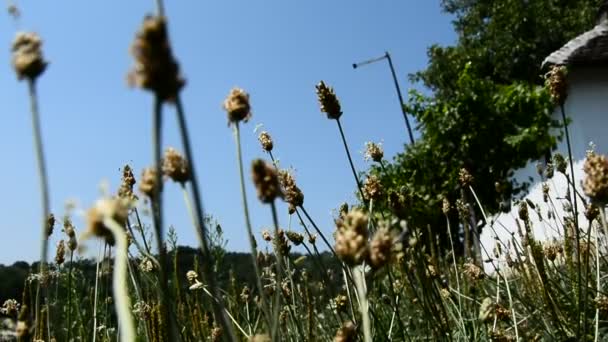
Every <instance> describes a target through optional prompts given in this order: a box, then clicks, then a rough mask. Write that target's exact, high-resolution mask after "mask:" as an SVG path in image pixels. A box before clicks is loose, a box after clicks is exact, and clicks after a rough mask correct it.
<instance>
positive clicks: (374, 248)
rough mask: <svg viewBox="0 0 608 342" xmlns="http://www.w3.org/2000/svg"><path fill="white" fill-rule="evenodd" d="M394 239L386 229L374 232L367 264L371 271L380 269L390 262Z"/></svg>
mask: <svg viewBox="0 0 608 342" xmlns="http://www.w3.org/2000/svg"><path fill="white" fill-rule="evenodd" d="M394 245H395V237H394V236H393V234H391V232H390V231H389V230H388V229H387V228H386V227H381V228H379V229H378V230H376V233H375V234H374V237H373V238H372V241H371V242H370V248H369V250H370V251H369V264H370V266H371V267H372V268H373V269H376V270H377V269H380V268H382V267H383V266H384V265H386V264H387V263H388V262H389V261H390V260H391V254H392V250H393V246H394Z"/></svg>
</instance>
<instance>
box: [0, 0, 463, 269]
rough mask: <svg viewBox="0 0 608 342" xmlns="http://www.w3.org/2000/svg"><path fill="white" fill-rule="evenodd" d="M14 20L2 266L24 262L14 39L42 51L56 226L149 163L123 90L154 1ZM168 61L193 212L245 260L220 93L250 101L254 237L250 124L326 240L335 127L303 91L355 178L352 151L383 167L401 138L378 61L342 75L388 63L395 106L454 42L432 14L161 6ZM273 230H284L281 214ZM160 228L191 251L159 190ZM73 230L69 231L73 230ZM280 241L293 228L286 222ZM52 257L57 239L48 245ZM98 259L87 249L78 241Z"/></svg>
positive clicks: (27, 140)
mask: <svg viewBox="0 0 608 342" xmlns="http://www.w3.org/2000/svg"><path fill="white" fill-rule="evenodd" d="M17 5H18V6H19V7H20V9H21V11H22V16H21V19H20V21H19V22H18V23H15V22H14V21H13V20H11V19H10V17H9V16H8V15H3V16H1V18H0V27H2V32H1V33H0V46H4V47H5V50H4V51H5V53H3V54H0V74H1V75H3V76H2V77H0V89H1V91H0V101H1V102H2V108H3V110H2V111H1V113H2V114H1V115H2V116H3V118H4V120H6V121H4V122H3V124H2V125H0V146H3V151H4V155H3V156H2V157H3V160H4V163H3V164H4V167H3V168H1V169H0V175H1V176H0V182H2V184H1V186H0V188H1V189H2V196H1V197H0V213H1V216H2V219H1V220H0V230H1V231H2V233H3V234H2V236H3V238H2V239H1V240H0V241H1V242H0V263H4V264H7V263H12V262H14V261H16V260H26V261H32V260H35V259H37V258H38V253H39V252H38V245H39V242H38V236H39V222H40V215H41V214H40V196H39V192H38V179H37V176H36V171H35V170H36V164H35V156H34V153H33V151H34V149H33V145H32V135H31V123H30V117H29V111H28V110H29V104H28V97H27V89H26V84H25V83H20V82H18V81H17V80H16V77H15V75H14V72H13V70H12V69H11V65H10V44H11V42H12V40H13V38H14V35H15V32H16V31H17V30H28V31H29V30H33V31H36V32H38V33H39V34H40V35H41V36H42V38H43V39H44V46H43V49H44V53H45V56H46V58H47V59H48V60H49V61H50V65H49V68H48V70H47V72H46V73H45V74H44V75H43V76H42V77H41V79H40V81H39V95H40V109H41V117H42V130H43V137H44V143H45V150H46V156H47V164H48V173H49V178H50V184H51V189H50V190H51V201H52V209H53V212H54V213H55V214H56V216H58V217H60V216H62V215H63V212H64V204H65V202H66V200H69V199H75V200H76V201H77V203H78V206H79V209H81V211H83V210H86V209H87V208H88V207H89V206H90V205H91V204H92V203H93V202H94V201H95V199H96V198H98V197H99V196H100V191H99V184H100V182H102V181H104V180H105V181H107V182H108V183H109V184H110V186H111V190H112V191H113V192H114V191H115V189H116V187H117V186H118V185H119V182H120V168H121V167H122V166H123V165H124V164H125V163H129V164H131V165H132V167H133V168H134V169H135V170H136V172H135V174H136V177H139V175H140V172H141V169H142V168H143V167H145V166H148V165H149V164H151V160H152V159H151V158H152V155H151V153H152V152H151V140H150V133H151V124H150V119H151V109H152V100H153V99H152V96H151V95H150V94H149V93H146V92H143V91H141V90H138V89H130V88H128V86H127V84H126V81H125V79H126V78H125V75H126V73H127V71H128V70H129V68H130V67H131V65H132V58H131V56H130V55H129V53H128V48H129V45H130V43H131V41H132V39H133V37H134V33H135V31H136V30H137V29H138V27H139V25H140V24H141V22H142V19H143V17H144V15H145V14H146V13H151V12H152V11H153V9H154V7H153V1H140V0H138V1H135V0H133V1H116V0H115V1H79V0H63V1H33V0H28V1H19V2H17ZM166 11H167V15H168V17H169V22H170V34H171V40H172V44H173V48H174V54H175V55H176V57H177V59H178V60H179V62H180V65H181V68H182V71H183V73H184V75H185V77H186V78H187V81H188V84H187V86H186V87H185V88H184V91H183V93H182V94H183V95H182V96H183V102H184V106H185V109H186V112H187V120H188V124H189V127H190V130H191V134H192V144H193V147H194V153H195V161H196V164H197V171H198V173H199V179H200V182H201V188H202V194H203V201H204V206H205V210H206V212H207V213H210V214H212V215H213V216H214V217H215V218H216V219H217V220H219V222H220V223H221V224H222V226H223V229H224V232H225V237H226V238H227V239H228V248H229V249H231V250H238V251H245V250H247V249H248V242H247V239H246V235H245V228H244V219H243V215H242V208H241V201H240V192H239V185H238V173H237V168H236V165H237V164H236V159H235V145H234V139H233V135H232V130H231V129H230V128H229V127H228V125H227V119H226V114H225V112H224V111H223V110H222V108H221V103H222V101H223V99H224V98H225V96H226V95H227V94H228V92H229V91H230V89H231V88H232V87H233V86H239V87H242V88H244V89H245V90H247V91H248V92H249V93H250V94H251V103H252V107H253V117H252V119H251V121H250V122H249V123H247V124H245V125H244V126H243V129H242V134H243V136H242V141H243V145H244V151H243V153H244V160H245V164H246V166H247V186H248V188H247V191H248V197H249V203H250V210H251V213H252V221H253V226H254V230H255V231H256V232H260V231H261V230H262V229H263V228H266V227H270V226H271V224H272V221H271V216H270V209H269V208H268V207H267V206H263V205H261V204H260V203H259V201H258V200H257V198H256V196H255V190H254V188H253V186H252V185H251V182H250V178H249V173H248V169H249V164H250V161H251V160H252V159H254V158H259V157H265V155H264V153H263V152H262V150H261V148H260V146H259V144H258V142H257V135H256V134H254V128H255V126H256V125H257V124H263V125H264V126H263V127H264V129H265V130H268V131H269V132H270V133H271V135H272V136H273V139H274V141H275V151H274V153H275V156H276V157H278V158H279V159H280V161H281V166H283V167H293V168H295V170H296V173H295V176H296V180H297V182H298V184H299V186H300V187H301V188H302V189H303V191H304V193H305V207H307V208H308V210H309V212H310V213H311V214H312V215H313V217H315V219H316V221H317V223H319V225H320V226H321V227H322V229H323V230H324V231H325V232H326V233H327V234H330V233H331V232H332V231H333V224H332V216H331V215H332V213H331V211H332V209H334V208H336V207H338V206H339V204H340V203H341V202H344V201H347V202H353V201H354V200H355V196H354V190H355V183H354V179H353V177H352V175H351V172H350V169H349V166H348V164H347V159H346V156H345V153H344V149H343V146H342V143H341V142H340V140H339V136H338V128H337V126H336V123H335V122H333V121H330V120H328V119H327V118H326V117H325V115H323V114H321V113H320V112H319V108H318V104H317V100H316V96H315V91H314V85H315V84H316V83H317V82H318V81H319V80H321V79H323V80H325V81H326V83H328V84H329V85H331V86H333V87H334V88H335V91H336V93H337V95H338V96H339V98H340V100H341V102H342V107H343V111H344V115H343V117H342V123H343V126H344V129H345V132H346V135H347V139H348V141H349V144H350V147H351V151H352V152H353V154H354V157H355V159H356V160H355V162H356V166H357V168H358V169H359V170H365V169H366V168H367V166H368V165H367V164H366V162H365V161H364V160H363V156H362V153H361V151H362V150H363V146H364V143H365V142H366V141H383V144H384V148H385V156H386V157H387V158H388V159H391V158H392V156H393V155H394V154H395V153H397V152H399V151H402V150H403V144H404V143H406V142H407V135H406V131H405V127H404V122H403V118H402V116H401V113H400V111H399V107H398V103H397V99H396V95H395V91H394V87H393V84H392V80H391V76H390V72H389V69H388V66H387V64H386V63H377V64H374V65H369V66H366V67H364V68H360V69H357V70H353V69H352V66H351V65H352V63H353V62H356V61H359V60H364V59H368V58H372V57H376V56H379V55H382V54H383V53H384V51H385V50H388V51H390V52H391V54H392V56H393V61H394V63H395V66H396V69H397V73H398V77H399V81H400V83H401V87H402V90H403V91H404V93H405V92H406V91H407V89H408V88H410V87H412V85H411V84H409V83H408V81H407V77H406V76H407V74H408V73H410V72H414V71H416V70H420V69H422V68H424V67H425V65H426V63H427V57H426V48H427V47H428V46H429V45H431V44H433V43H439V44H443V45H446V44H452V43H453V42H454V40H455V34H454V32H453V31H452V28H451V24H450V20H451V19H450V17H449V16H448V15H446V14H445V13H442V12H441V10H440V7H439V1H429V0H410V1H403V0H402V1H397V0H392V1H389V0H377V1H345V0H336V1H323V0H308V1H280V0H267V1H167V2H166ZM165 123H166V125H165V128H164V129H165V130H164V135H165V144H164V145H165V147H167V146H175V147H176V148H178V150H181V145H180V143H179V137H178V135H177V128H176V122H175V114H174V110H173V108H172V107H166V108H165ZM279 211H280V217H279V219H280V221H281V225H282V226H287V223H288V215H287V212H286V208H285V207H284V206H283V205H281V207H280V208H279ZM165 212H166V223H167V225H169V224H172V225H174V226H175V228H176V230H177V233H178V236H179V242H180V243H181V244H189V245H195V244H196V240H195V238H194V235H193V230H192V227H191V225H190V223H189V222H190V221H189V219H188V216H187V211H186V209H185V207H184V205H183V199H182V196H181V192H180V191H179V190H178V188H177V187H176V186H174V185H173V184H168V186H166V193H165ZM75 223H76V225H77V230H78V231H79V232H82V230H83V229H84V223H83V220H82V218H80V217H78V216H77V217H75ZM292 227H293V228H294V229H296V230H299V228H298V226H297V225H296V224H295V221H294V222H293V225H292ZM54 235H55V236H54V238H53V240H52V242H51V244H52V246H51V248H50V254H51V257H52V255H53V253H54V244H55V241H56V240H57V238H58V236H60V232H59V229H57V230H56V231H55V233H54ZM87 246H89V248H90V249H96V242H95V241H88V242H87Z"/></svg>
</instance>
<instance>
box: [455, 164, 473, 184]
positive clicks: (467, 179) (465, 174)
mask: <svg viewBox="0 0 608 342" xmlns="http://www.w3.org/2000/svg"><path fill="white" fill-rule="evenodd" d="M458 181H459V182H460V185H462V186H463V187H465V188H466V187H469V186H470V185H471V184H472V183H473V176H472V175H471V174H470V173H469V171H468V170H467V169H465V168H462V169H460V171H459V172H458Z"/></svg>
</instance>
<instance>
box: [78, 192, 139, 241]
mask: <svg viewBox="0 0 608 342" xmlns="http://www.w3.org/2000/svg"><path fill="white" fill-rule="evenodd" d="M129 209H130V208H129V201H126V200H124V199H121V198H104V199H100V200H98V201H97V202H96V203H95V205H94V206H93V207H92V208H91V209H89V211H88V212H87V232H88V233H89V234H91V235H94V236H97V237H100V238H104V239H105V240H106V242H108V244H110V245H114V242H115V241H114V236H113V234H112V232H111V231H110V229H108V227H106V225H105V223H104V220H105V219H106V218H111V219H112V220H114V221H116V223H118V225H120V226H121V227H124V226H125V225H126V223H127V217H128V215H129Z"/></svg>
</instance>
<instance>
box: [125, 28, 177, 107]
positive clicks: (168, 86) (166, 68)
mask: <svg viewBox="0 0 608 342" xmlns="http://www.w3.org/2000/svg"><path fill="white" fill-rule="evenodd" d="M131 54H132V55H133V57H134V58H135V65H134V66H133V69H132V70H131V71H130V72H129V74H128V77H127V79H128V81H129V84H130V85H131V86H136V87H140V88H142V89H146V90H150V91H152V92H153V93H154V94H155V95H156V96H158V98H159V99H160V100H162V101H174V100H175V99H176V98H177V95H178V93H179V91H180V90H181V89H182V87H183V86H184V84H186V81H185V80H184V79H183V78H182V76H181V75H180V72H179V64H178V63H177V61H176V60H175V58H174V57H173V53H172V52H171V44H170V43H169V36H168V34H167V24H166V21H165V18H164V17H158V16H146V17H145V18H144V22H143V24H142V26H141V28H140V29H139V32H137V34H136V36H135V40H134V41H133V43H132V45H131Z"/></svg>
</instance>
